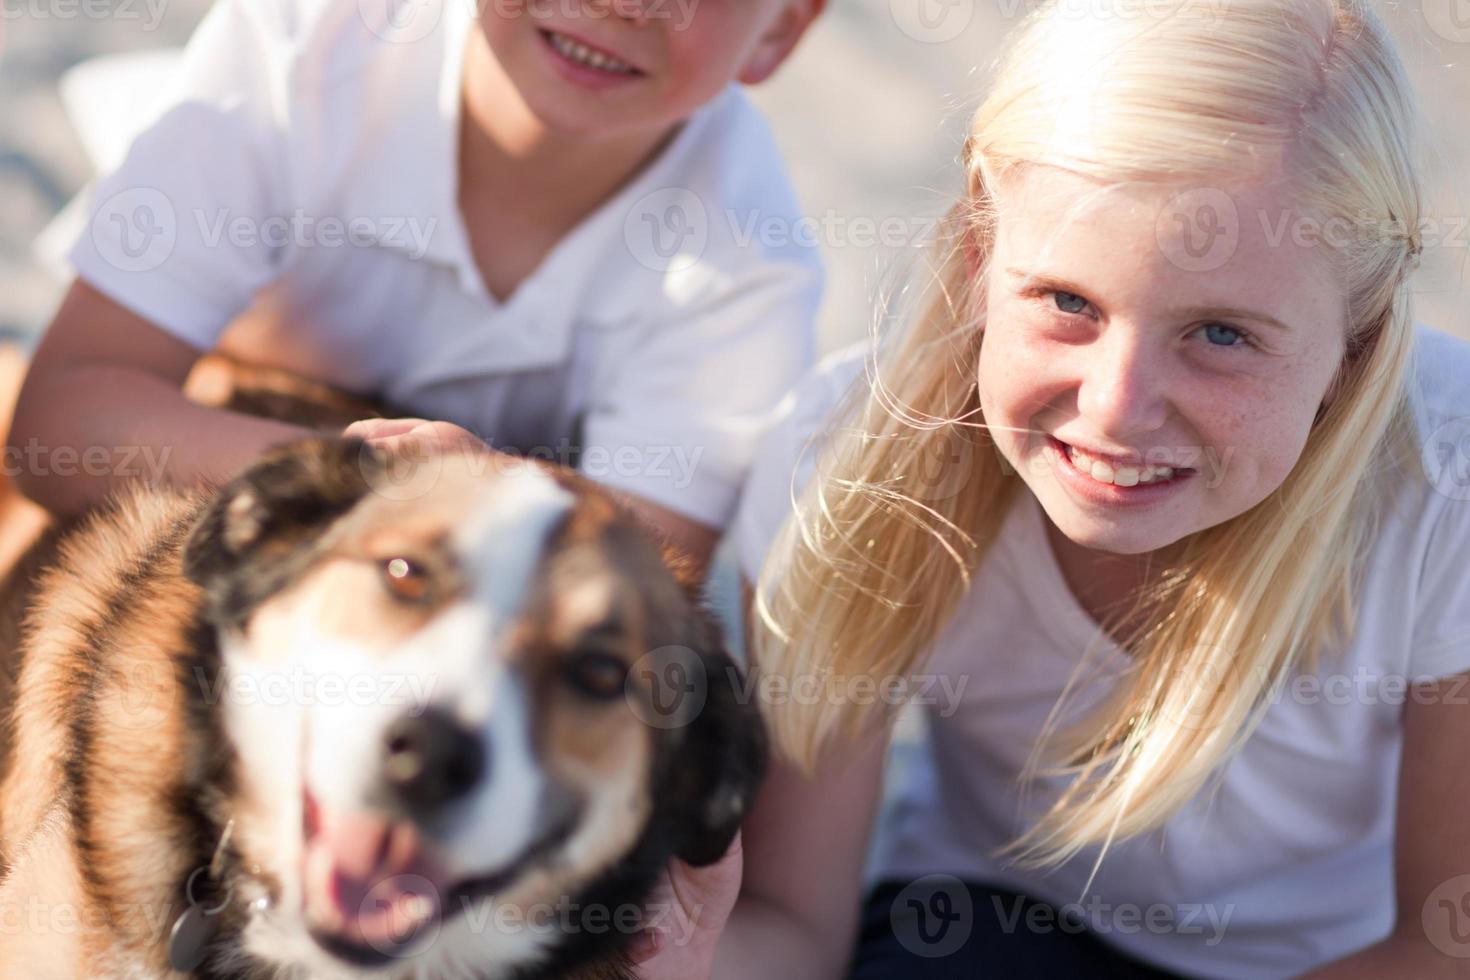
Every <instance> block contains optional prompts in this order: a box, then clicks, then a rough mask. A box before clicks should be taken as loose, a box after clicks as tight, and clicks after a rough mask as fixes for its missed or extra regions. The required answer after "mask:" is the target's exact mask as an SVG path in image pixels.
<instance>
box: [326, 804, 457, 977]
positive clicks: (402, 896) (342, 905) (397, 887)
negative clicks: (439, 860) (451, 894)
mask: <svg viewBox="0 0 1470 980" xmlns="http://www.w3.org/2000/svg"><path fill="white" fill-rule="evenodd" d="M314 802H315V801H310V802H308V829H307V836H306V853H305V855H304V858H305V868H304V869H303V871H304V874H303V878H304V881H305V902H306V914H307V919H308V921H309V922H310V923H311V924H312V926H313V927H314V928H316V929H318V930H320V931H324V932H327V933H329V934H331V935H334V936H336V937H338V938H341V939H345V940H348V941H350V942H352V943H355V944H358V945H367V946H370V947H372V948H373V949H376V950H378V951H379V952H382V953H390V952H393V951H396V950H398V949H399V948H401V947H402V946H403V945H404V944H406V943H409V942H412V941H413V940H414V939H415V938H416V937H417V935H418V934H419V932H420V931H421V929H422V928H423V927H424V926H425V924H427V923H430V922H432V921H435V920H437V918H438V915H439V903H440V900H441V895H440V892H441V886H440V884H439V883H438V881H439V879H438V877H437V876H436V874H435V872H434V869H433V868H432V866H431V863H430V862H429V861H428V859H427V857H426V856H425V854H424V853H423V848H422V844H421V841H420V839H419V835H418V831H417V830H416V829H415V828H414V827H413V825H412V824H408V823H393V822H390V821H388V820H385V819H384V818H382V817H380V816H378V815H376V814H372V813H354V812H349V811H336V810H332V809H330V808H327V807H323V806H319V805H313V804H314Z"/></svg>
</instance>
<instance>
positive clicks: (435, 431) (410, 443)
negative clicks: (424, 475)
mask: <svg viewBox="0 0 1470 980" xmlns="http://www.w3.org/2000/svg"><path fill="white" fill-rule="evenodd" d="M342 435H343V437H345V438H348V439H362V440H364V441H365V442H367V443H369V444H370V445H374V446H377V447H379V448H381V449H386V450H388V451H389V452H393V453H400V454H404V453H405V452H408V453H411V454H413V455H414V456H416V457H417V456H424V455H434V454H437V453H442V452H487V453H488V452H494V450H492V449H491V448H490V447H489V446H487V445H486V444H485V443H484V441H482V440H481V439H480V437H479V436H477V435H475V434H474V433H473V432H471V431H470V430H468V429H465V428H461V427H460V426H457V425H455V424H454V423H453V422H434V421H430V420H428V419H360V420H359V421H356V422H353V423H352V424H351V425H349V426H348V427H347V428H345V429H343V430H342Z"/></svg>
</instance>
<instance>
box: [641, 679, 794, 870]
mask: <svg viewBox="0 0 1470 980" xmlns="http://www.w3.org/2000/svg"><path fill="white" fill-rule="evenodd" d="M691 662H692V663H695V664H697V665H698V666H697V668H696V670H697V672H698V674H700V675H702V677H695V676H694V675H693V674H691V675H690V676H691V679H692V680H693V682H694V685H695V686H694V687H693V688H691V689H695V690H697V688H698V686H703V688H704V691H705V696H704V698H703V703H702V704H698V703H697V702H698V700H699V699H696V706H695V710H694V711H692V712H690V717H689V718H688V719H687V725H686V727H685V729H684V732H683V736H684V737H683V739H682V741H681V744H680V745H679V748H678V751H677V752H676V754H675V758H674V761H673V769H672V771H671V772H669V774H668V779H669V783H668V790H667V792H668V795H667V797H666V799H667V801H668V805H669V808H670V810H669V813H670V819H671V825H670V833H671V835H672V839H673V842H674V853H675V855H677V856H678V857H679V858H680V859H682V860H683V861H685V862H687V863H689V864H691V865H694V866H695V867H702V866H704V865H707V864H713V863H714V862H716V861H718V860H719V859H720V858H721V857H723V856H724V854H725V852H726V851H727V850H729V847H730V843H731V841H733V840H734V839H735V834H736V832H737V831H738V830H739V829H740V822H741V821H742V820H743V819H744V817H745V814H746V811H747V810H748V809H749V808H750V804H751V801H752V800H753V799H754V798H755V793H756V790H757V789H759V788H760V782H761V779H762V777H764V776H765V771H766V763H767V757H768V754H769V750H768V747H767V739H766V731H765V727H764V725H763V723H762V721H761V718H760V713H759V710H758V709H757V706H756V704H755V701H754V699H753V698H752V697H750V696H748V688H747V686H746V685H745V684H744V682H743V675H742V673H741V670H740V668H739V667H738V666H737V665H736V663H735V661H734V660H733V659H732V658H731V657H730V656H729V655H728V654H726V653H725V652H724V651H723V650H720V651H719V652H717V653H702V654H697V655H695V657H694V658H692V660H691Z"/></svg>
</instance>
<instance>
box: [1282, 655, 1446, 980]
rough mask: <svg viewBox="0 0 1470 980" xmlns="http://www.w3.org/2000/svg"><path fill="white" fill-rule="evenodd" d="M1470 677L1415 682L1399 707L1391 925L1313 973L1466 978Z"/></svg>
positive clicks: (1327, 979)
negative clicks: (1381, 935)
mask: <svg viewBox="0 0 1470 980" xmlns="http://www.w3.org/2000/svg"><path fill="white" fill-rule="evenodd" d="M1466 746H1470V674H1461V675H1458V676H1456V677H1448V678H1444V679H1441V680H1440V681H1438V682H1436V683H1429V684H1420V685H1416V686H1415V687H1414V688H1411V696H1410V697H1409V698H1408V701H1407V703H1406V704H1405V706H1404V747H1403V762H1402V764H1401V767H1400V769H1399V790H1398V820H1397V830H1396V831H1395V844H1394V878H1395V898H1396V903H1397V907H1398V916H1397V921H1396V922H1395V923H1394V929H1393V932H1392V933H1391V934H1390V935H1389V936H1388V938H1387V939H1384V940H1383V941H1382V942H1380V943H1377V944H1375V945H1373V946H1370V947H1368V948H1367V949H1365V950H1362V951H1361V952H1358V953H1354V954H1353V955H1352V956H1348V957H1345V958H1343V959H1341V960H1338V961H1337V962H1335V963H1329V964H1328V965H1326V966H1324V967H1322V968H1321V969H1318V970H1314V971H1313V972H1312V973H1310V974H1308V976H1309V977H1311V978H1313V980H1356V978H1363V980H1368V978H1375V980H1376V978H1378V977H1387V976H1402V977H1417V978H1424V980H1433V978H1435V977H1470V765H1467V763H1466V761H1465V749H1466Z"/></svg>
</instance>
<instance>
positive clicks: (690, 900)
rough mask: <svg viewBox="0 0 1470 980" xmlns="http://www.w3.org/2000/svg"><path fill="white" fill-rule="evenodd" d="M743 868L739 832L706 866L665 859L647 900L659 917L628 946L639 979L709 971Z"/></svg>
mask: <svg viewBox="0 0 1470 980" xmlns="http://www.w3.org/2000/svg"><path fill="white" fill-rule="evenodd" d="M744 872H745V855H744V852H743V851H742V849H741V843H740V835H739V834H736V835H735V839H734V840H733V841H732V842H731V843H730V849H729V850H728V851H726V852H725V856H724V857H722V858H720V860H718V861H716V862H715V863H714V864H711V865H709V866H708V867H704V868H695V867H691V866H690V865H688V864H686V863H685V862H683V861H680V860H679V859H678V858H675V859H674V860H672V861H670V862H669V866H668V867H667V868H666V869H664V874H663V877H662V879H661V880H660V882H659V885H658V887H657V889H656V890H655V892H654V896H653V898H652V900H651V902H650V904H649V907H650V908H651V909H653V910H654V913H655V914H654V918H656V919H657V921H656V922H650V924H649V928H648V929H646V930H644V932H643V933H641V934H640V935H639V936H638V938H637V939H636V940H634V942H633V944H632V946H631V947H630V948H629V950H628V954H629V956H630V957H631V958H632V960H633V962H634V963H636V964H637V965H638V969H637V976H638V977H639V978H640V980H665V978H667V980H690V978H699V980H703V978H705V977H708V976H710V972H711V970H712V969H713V967H714V962H715V947H716V946H717V945H718V944H719V941H720V935H721V934H722V933H723V932H724V931H725V923H726V922H727V921H729V918H730V912H731V910H732V909H733V908H734V907H735V900H736V898H738V897H739V895H740V880H741V878H742V876H743V875H744Z"/></svg>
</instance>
